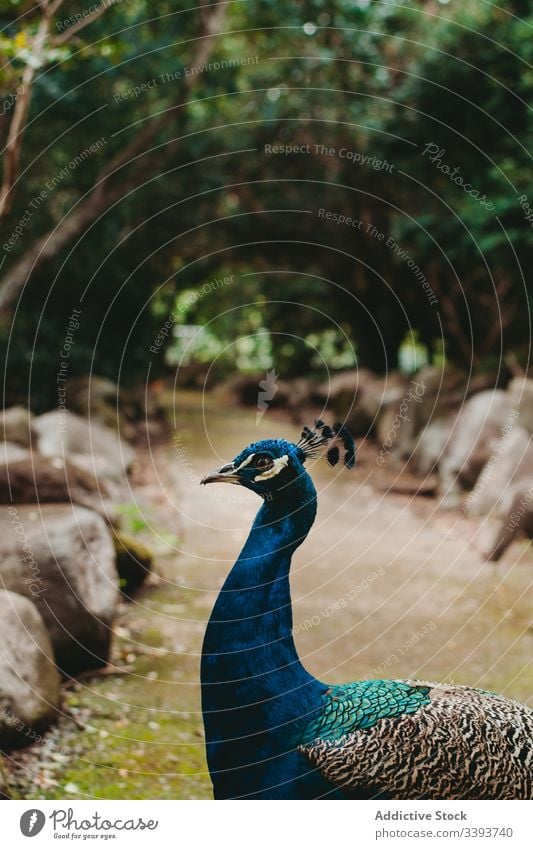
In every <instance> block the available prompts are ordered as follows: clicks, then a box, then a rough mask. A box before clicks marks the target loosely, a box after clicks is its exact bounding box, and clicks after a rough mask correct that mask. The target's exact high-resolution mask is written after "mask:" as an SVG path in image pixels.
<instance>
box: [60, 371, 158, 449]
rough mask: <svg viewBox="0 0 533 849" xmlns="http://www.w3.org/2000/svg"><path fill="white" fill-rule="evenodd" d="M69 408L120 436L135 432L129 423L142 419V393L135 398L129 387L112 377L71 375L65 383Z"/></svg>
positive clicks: (135, 395)
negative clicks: (115, 381)
mask: <svg viewBox="0 0 533 849" xmlns="http://www.w3.org/2000/svg"><path fill="white" fill-rule="evenodd" d="M66 398H67V401H68V407H69V409H70V410H72V411H73V412H74V413H79V414H80V415H81V416H87V418H89V419H90V420H91V421H93V420H94V419H95V418H96V419H97V420H98V421H99V422H101V424H103V425H106V426H107V427H109V428H111V429H112V430H114V431H115V432H117V433H118V432H120V433H121V434H122V436H123V437H126V438H129V437H131V436H133V435H134V430H133V429H132V424H131V422H133V421H136V420H139V419H142V418H144V413H145V409H144V407H143V405H142V403H141V399H142V398H144V387H143V394H142V395H139V397H137V394H136V393H135V392H134V391H132V390H126V389H123V388H121V387H119V386H118V385H117V384H116V383H113V381H112V380H108V378H106V377H99V376H98V375H95V374H92V375H83V376H82V377H73V378H71V380H69V381H68V382H67V385H66Z"/></svg>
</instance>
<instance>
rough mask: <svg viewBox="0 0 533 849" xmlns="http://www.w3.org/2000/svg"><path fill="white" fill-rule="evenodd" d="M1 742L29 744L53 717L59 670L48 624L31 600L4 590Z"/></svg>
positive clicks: (0, 608) (0, 604) (0, 611)
mask: <svg viewBox="0 0 533 849" xmlns="http://www.w3.org/2000/svg"><path fill="white" fill-rule="evenodd" d="M0 621H1V622H2V651H1V652H0V743H1V744H2V746H28V745H29V744H30V743H31V742H32V740H34V739H35V737H36V734H37V733H38V732H39V731H42V730H43V729H44V728H46V727H47V726H48V725H49V724H50V722H51V721H52V720H53V719H54V716H55V714H56V710H57V708H58V706H59V698H60V695H59V674H58V671H57V669H56V666H55V663H54V654H53V650H52V646H51V644H50V639H49V637H48V633H47V631H46V627H45V624H44V622H43V620H42V618H41V616H40V614H39V613H38V611H37V608H36V607H35V605H34V604H32V602H31V601H29V600H28V599H27V598H23V596H21V595H18V594H17V593H13V592H8V591H6V590H0Z"/></svg>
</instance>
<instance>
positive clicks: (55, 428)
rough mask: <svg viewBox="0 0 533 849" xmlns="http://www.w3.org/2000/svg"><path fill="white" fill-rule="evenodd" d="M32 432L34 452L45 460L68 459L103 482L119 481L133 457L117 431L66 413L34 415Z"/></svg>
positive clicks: (129, 448)
mask: <svg viewBox="0 0 533 849" xmlns="http://www.w3.org/2000/svg"><path fill="white" fill-rule="evenodd" d="M33 429H34V431H35V433H36V436H37V449H38V451H39V452H40V453H41V454H42V455H43V456H44V457H56V458H60V459H61V460H70V461H71V462H72V463H75V464H76V465H77V466H79V467H80V468H82V469H85V470H86V471H88V472H90V473H92V474H93V475H96V476H97V477H102V478H104V479H106V480H111V481H115V482H122V481H123V479H124V475H125V473H126V471H127V469H128V468H129V467H130V466H131V464H132V463H133V460H134V457H135V455H134V453H133V450H132V448H131V447H130V446H129V445H128V443H127V442H125V440H124V439H121V438H120V436H119V435H118V434H117V432H116V431H114V430H111V428H109V427H106V426H105V425H103V424H101V423H100V422H98V421H95V420H94V419H91V420H90V421H88V420H86V419H83V418H81V416H77V415H75V414H74V413H71V412H69V411H65V412H61V411H59V410H52V411H51V412H49V413H44V414H43V415H42V416H37V418H35V419H34V420H33Z"/></svg>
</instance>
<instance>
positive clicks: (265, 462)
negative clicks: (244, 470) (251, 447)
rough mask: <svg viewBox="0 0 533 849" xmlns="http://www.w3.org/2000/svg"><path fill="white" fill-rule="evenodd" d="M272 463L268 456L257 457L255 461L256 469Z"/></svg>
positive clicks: (267, 466) (264, 467) (267, 467)
mask: <svg viewBox="0 0 533 849" xmlns="http://www.w3.org/2000/svg"><path fill="white" fill-rule="evenodd" d="M271 465H272V460H271V459H270V458H269V457H258V458H257V460H256V461H255V467H256V469H269V468H270V467H271Z"/></svg>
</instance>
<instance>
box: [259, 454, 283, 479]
mask: <svg viewBox="0 0 533 849" xmlns="http://www.w3.org/2000/svg"><path fill="white" fill-rule="evenodd" d="M288 464H289V456H288V454H284V455H283V457H276V459H275V460H274V462H273V464H272V468H270V469H267V470H266V472H263V474H262V475H256V476H255V478H254V481H266V480H268V478H275V477H276V475H279V473H280V472H281V471H282V469H284V468H285V466H287V465H288Z"/></svg>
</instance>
